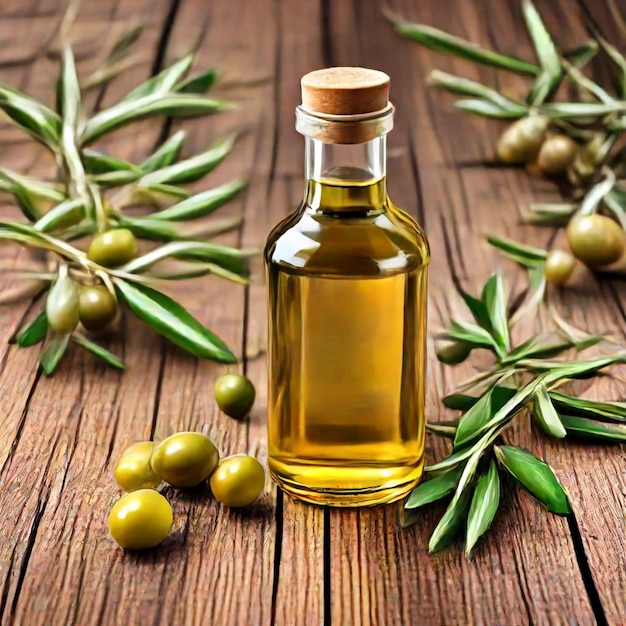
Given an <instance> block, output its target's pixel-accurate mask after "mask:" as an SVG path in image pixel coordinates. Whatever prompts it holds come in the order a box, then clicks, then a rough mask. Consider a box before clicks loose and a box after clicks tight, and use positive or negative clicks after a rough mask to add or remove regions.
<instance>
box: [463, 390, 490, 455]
mask: <svg viewBox="0 0 626 626" xmlns="http://www.w3.org/2000/svg"><path fill="white" fill-rule="evenodd" d="M492 389H493V388H492ZM492 389H490V390H489V391H488V392H487V393H486V394H485V395H483V396H481V397H480V398H479V399H478V401H477V402H476V403H475V404H474V405H473V406H472V407H471V408H470V409H468V410H467V411H466V412H465V413H463V415H461V417H460V419H459V425H458V426H457V429H456V435H455V436H454V448H455V450H457V449H459V448H460V447H462V446H463V445H464V444H466V443H467V442H468V441H471V440H472V439H475V438H476V436H477V435H478V434H479V433H480V432H481V428H482V427H483V426H484V425H485V424H486V423H487V422H488V421H489V420H490V419H491V416H492V415H493V410H492V406H491V403H492V398H493V394H492Z"/></svg>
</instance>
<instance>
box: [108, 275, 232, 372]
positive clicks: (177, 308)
mask: <svg viewBox="0 0 626 626" xmlns="http://www.w3.org/2000/svg"><path fill="white" fill-rule="evenodd" d="M115 289H116V292H117V294H118V297H119V298H120V299H121V300H123V301H124V302H126V304H127V305H128V307H129V308H130V310H131V311H132V312H133V313H134V314H135V315H136V316H137V317H138V318H139V319H140V320H142V321H143V322H145V323H146V324H148V325H150V326H152V328H154V329H155V330H156V331H157V332H158V333H160V334H161V335H163V336H164V337H166V338H167V339H169V340H170V341H171V342H172V343H175V344H176V345H177V346H180V347H181V348H183V349H185V350H187V351H188V352H191V353H192V354H194V355H195V356H198V357H202V358H205V359H212V360H215V361H219V362H221V363H236V362H237V357H235V355H234V354H233V353H232V352H231V351H230V350H229V349H228V347H227V346H226V344H225V343H224V342H223V341H222V340H221V339H219V338H218V337H217V336H216V335H214V334H213V333H212V332H211V331H210V330H208V329H207V328H205V327H204V326H203V325H202V324H200V322H198V320H196V319H195V318H194V317H193V316H192V315H191V314H190V313H189V311H187V309H185V308H184V307H182V306H181V305H180V304H178V303H177V302H175V301H174V300H172V299H171V298H170V297H168V296H166V295H165V294H162V293H160V292H159V291H156V290H155V289H151V288H150V287H146V286H145V285H138V284H131V283H128V282H125V281H123V280H119V279H116V280H115Z"/></svg>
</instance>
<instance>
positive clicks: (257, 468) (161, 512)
mask: <svg viewBox="0 0 626 626" xmlns="http://www.w3.org/2000/svg"><path fill="white" fill-rule="evenodd" d="M254 395H255V394H254V386H253V385H252V383H251V382H250V380H248V379H247V378H246V377H245V376H240V375H237V374H227V375H225V376H221V377H220V378H219V379H218V380H217V382H216V385H215V396H216V400H217V402H218V405H219V406H220V408H221V409H222V410H224V412H226V413H227V414H228V415H231V416H234V417H236V418H238V419H240V418H242V417H245V415H247V414H248V412H249V411H250V408H251V407H252V403H253V402H254ZM225 409H226V410H225ZM114 476H115V480H116V481H117V483H118V484H119V485H120V487H122V489H124V490H125V491H127V492H128V493H127V494H126V495H124V496H122V497H121V498H120V499H119V500H118V501H117V502H116V503H115V504H114V505H113V508H112V509H111V512H110V514H109V519H108V522H109V531H110V533H111V535H112V537H113V539H115V541H117V543H118V544H119V545H120V546H121V547H122V548H125V549H128V550H143V549H146V548H152V547H154V546H156V545H158V544H159V543H161V542H162V541H163V540H165V538H166V537H167V536H168V534H169V532H170V528H171V526H172V523H173V512H172V507H171V505H170V503H169V502H168V501H167V499H166V498H165V497H164V496H163V495H162V494H161V493H159V492H158V491H157V490H156V489H157V487H158V486H159V485H160V484H161V483H162V482H164V483H167V484H168V485H170V486H172V487H176V488H178V489H186V488H190V487H196V486H198V485H200V484H202V483H204V482H205V481H206V480H208V481H209V484H210V487H211V491H212V493H213V495H214V496H215V498H216V499H217V500H218V501H219V502H221V503H222V504H224V505H226V506H228V507H246V506H250V505H251V504H253V503H254V502H255V501H256V500H257V499H258V497H259V496H260V495H261V493H262V492H263V488H264V486H265V471H264V470H263V466H262V465H261V464H260V463H259V462H258V461H257V460H256V459H255V458H254V457H252V456H248V455H245V454H235V455H232V456H229V457H226V458H224V459H222V460H220V459H219V453H218V451H217V448H216V447H215V444H214V443H213V442H212V441H211V439H209V438H208V437H207V436H205V435H203V434H202V433H198V432H179V433H175V434H174V435H171V436H170V437H167V438H166V439H163V440H162V441H160V442H154V441H142V442H139V443H135V444H133V445H131V446H130V447H129V448H127V449H126V450H124V452H123V453H122V455H121V456H120V458H119V460H118V462H117V464H116V465H115V469H114Z"/></svg>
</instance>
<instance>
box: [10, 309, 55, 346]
mask: <svg viewBox="0 0 626 626" xmlns="http://www.w3.org/2000/svg"><path fill="white" fill-rule="evenodd" d="M47 332H48V317H47V315H46V309H45V308H44V309H43V310H42V311H41V312H40V313H39V315H38V316H37V317H36V318H35V319H34V320H33V321H32V322H31V323H30V324H29V325H28V326H27V327H26V328H25V329H24V330H23V331H22V332H21V333H19V334H18V335H17V337H16V338H15V343H17V345H18V346H19V347H20V348H27V347H30V346H34V345H36V344H38V343H40V342H42V341H43V340H44V339H45V338H46V333H47Z"/></svg>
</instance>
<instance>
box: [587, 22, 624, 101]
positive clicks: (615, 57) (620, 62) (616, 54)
mask: <svg viewBox="0 0 626 626" xmlns="http://www.w3.org/2000/svg"><path fill="white" fill-rule="evenodd" d="M589 27H590V28H591V31H592V32H593V35H594V37H595V38H596V41H597V42H598V44H599V45H600V47H601V48H602V50H604V52H605V53H606V55H607V56H608V57H609V59H611V61H612V62H613V63H614V65H615V68H616V69H617V72H616V75H615V78H614V81H613V86H614V87H615V91H616V93H617V95H618V96H619V97H620V98H622V99H624V98H626V58H625V57H624V55H622V54H621V52H620V51H619V50H618V49H617V48H616V47H615V46H614V45H612V44H611V43H609V42H608V41H607V40H606V39H605V38H604V37H602V35H601V34H600V33H599V32H598V30H597V28H595V26H594V24H592V23H591V22H590V23H589Z"/></svg>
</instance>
